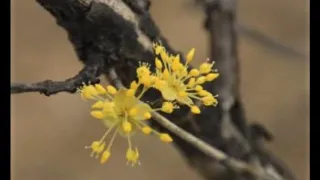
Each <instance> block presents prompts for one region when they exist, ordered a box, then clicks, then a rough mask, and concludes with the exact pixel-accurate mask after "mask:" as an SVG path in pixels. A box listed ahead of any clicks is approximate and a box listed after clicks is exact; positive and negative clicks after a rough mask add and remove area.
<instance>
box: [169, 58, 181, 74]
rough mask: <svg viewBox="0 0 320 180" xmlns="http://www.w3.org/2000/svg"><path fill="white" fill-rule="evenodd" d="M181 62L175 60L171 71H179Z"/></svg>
mask: <svg viewBox="0 0 320 180" xmlns="http://www.w3.org/2000/svg"><path fill="white" fill-rule="evenodd" d="M180 67H181V66H180V62H179V61H178V60H176V59H174V60H173V62H172V64H171V69H172V71H178V70H179V69H180Z"/></svg>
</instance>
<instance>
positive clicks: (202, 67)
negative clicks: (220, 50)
mask: <svg viewBox="0 0 320 180" xmlns="http://www.w3.org/2000/svg"><path fill="white" fill-rule="evenodd" d="M212 66H213V63H207V62H205V63H202V64H201V65H200V73H201V74H207V73H209V72H210V71H211V68H212Z"/></svg>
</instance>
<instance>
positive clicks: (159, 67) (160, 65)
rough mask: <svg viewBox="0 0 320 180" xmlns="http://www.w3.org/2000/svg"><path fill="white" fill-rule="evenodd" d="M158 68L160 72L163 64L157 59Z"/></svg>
mask: <svg viewBox="0 0 320 180" xmlns="http://www.w3.org/2000/svg"><path fill="white" fill-rule="evenodd" d="M156 68H157V69H160V70H161V69H162V63H161V61H160V60H159V59H158V58H156Z"/></svg>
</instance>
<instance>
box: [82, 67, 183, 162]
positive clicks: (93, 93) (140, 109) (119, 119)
mask: <svg viewBox="0 0 320 180" xmlns="http://www.w3.org/2000/svg"><path fill="white" fill-rule="evenodd" d="M138 74H140V75H141V76H144V77H146V75H148V74H150V72H148V69H140V70H139V72H138ZM141 84H142V83H141V82H140V81H139V82H138V83H136V82H135V81H134V82H132V83H131V86H130V89H120V90H117V89H116V88H115V87H113V86H107V87H106V88H104V87H103V86H102V85H100V84H96V85H84V86H83V87H81V88H79V90H78V92H80V94H81V97H82V98H83V99H85V100H94V101H95V103H93V105H92V111H91V113H90V114H91V115H92V116H93V117H94V118H96V119H99V120H100V121H101V122H102V123H103V124H104V125H105V126H106V127H107V129H108V130H107V131H106V132H105V134H104V135H103V136H102V138H101V139H100V140H96V141H94V142H92V144H91V146H87V148H90V149H91V150H92V153H91V156H94V155H95V157H96V158H100V163H101V164H104V163H106V162H107V161H108V159H109V158H110V156H111V146H112V144H113V142H114V140H115V139H116V137H117V135H121V136H122V137H125V138H126V139H127V140H128V149H127V152H126V159H127V163H128V164H130V165H132V166H134V165H136V164H140V162H139V156H140V155H139V151H138V149H137V148H136V147H135V148H134V147H132V142H131V137H132V136H133V135H134V134H135V133H136V132H138V131H141V132H142V133H144V134H146V135H149V134H151V133H154V134H156V135H158V136H159V139H160V140H162V141H163V142H171V141H172V139H171V137H170V136H169V135H168V134H163V133H159V132H157V131H155V130H154V129H152V128H151V127H149V126H148V125H147V123H146V120H148V119H150V118H151V112H152V111H161V110H162V109H163V108H158V109H152V108H151V107H150V106H149V105H148V104H146V103H143V102H141V101H140V98H141V97H142V96H143V94H144V92H145V91H146V90H147V89H148V87H146V86H144V87H143V90H141V91H138V87H139V86H140V85H141ZM167 103H169V104H170V102H167ZM174 108H177V107H176V106H175V105H174V104H172V105H171V106H170V107H168V105H166V108H164V112H167V113H171V112H172V111H173V109H174ZM108 136H110V138H109V141H108V142H107V137H108Z"/></svg>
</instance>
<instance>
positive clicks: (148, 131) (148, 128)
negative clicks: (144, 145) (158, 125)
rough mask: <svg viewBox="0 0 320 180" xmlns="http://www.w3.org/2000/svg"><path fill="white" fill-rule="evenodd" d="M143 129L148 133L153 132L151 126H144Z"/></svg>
mask: <svg viewBox="0 0 320 180" xmlns="http://www.w3.org/2000/svg"><path fill="white" fill-rule="evenodd" d="M141 131H142V132H143V133H144V134H146V135H149V134H150V133H151V132H152V129H151V128H150V127H149V126H144V127H143V128H142V129H141Z"/></svg>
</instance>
